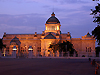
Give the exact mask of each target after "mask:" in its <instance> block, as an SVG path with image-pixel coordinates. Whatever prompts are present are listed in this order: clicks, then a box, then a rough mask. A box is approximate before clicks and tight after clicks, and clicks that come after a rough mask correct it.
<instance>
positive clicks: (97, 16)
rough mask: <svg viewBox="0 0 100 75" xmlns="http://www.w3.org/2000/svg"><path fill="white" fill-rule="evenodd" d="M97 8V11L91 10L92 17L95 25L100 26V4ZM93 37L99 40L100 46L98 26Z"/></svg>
mask: <svg viewBox="0 0 100 75" xmlns="http://www.w3.org/2000/svg"><path fill="white" fill-rule="evenodd" d="M93 1H96V0H93ZM97 4H98V5H97V6H95V10H93V9H91V11H92V13H91V14H90V15H93V18H94V21H93V22H94V23H97V24H100V4H99V3H97ZM92 35H94V37H95V38H96V39H97V42H98V45H100V26H99V25H98V26H97V27H95V29H94V30H93V31H92Z"/></svg>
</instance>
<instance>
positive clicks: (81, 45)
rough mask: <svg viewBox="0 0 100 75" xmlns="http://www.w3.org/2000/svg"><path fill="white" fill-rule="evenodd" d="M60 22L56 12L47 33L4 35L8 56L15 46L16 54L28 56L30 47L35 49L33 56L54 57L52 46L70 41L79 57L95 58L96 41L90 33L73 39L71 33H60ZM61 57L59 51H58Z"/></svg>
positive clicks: (46, 28) (46, 30)
mask: <svg viewBox="0 0 100 75" xmlns="http://www.w3.org/2000/svg"><path fill="white" fill-rule="evenodd" d="M60 26H61V25H60V21H59V20H58V19H57V18H56V17H55V14H54V12H53V13H52V14H51V17H50V18H49V19H48V20H47V21H46V23H45V31H43V32H42V34H37V32H35V34H6V33H4V35H3V44H5V45H6V54H7V55H11V54H12V49H13V47H14V46H16V47H17V52H16V54H17V55H18V54H19V56H27V55H28V53H29V52H28V49H29V47H32V49H33V56H34V57H36V56H39V55H41V56H45V57H48V56H54V55H53V50H52V49H50V48H49V47H50V44H57V43H58V42H61V43H62V42H63V41H66V40H67V41H69V42H71V43H72V44H73V46H74V49H75V50H76V51H77V54H78V56H79V57H82V56H83V55H84V56H93V53H94V52H95V39H94V38H93V36H91V35H90V34H89V33H87V34H86V35H85V36H82V38H71V35H70V32H68V33H66V34H63V33H61V31H60ZM56 53H58V54H57V57H59V50H57V52H56Z"/></svg>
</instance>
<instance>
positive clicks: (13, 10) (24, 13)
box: [0, 0, 97, 38]
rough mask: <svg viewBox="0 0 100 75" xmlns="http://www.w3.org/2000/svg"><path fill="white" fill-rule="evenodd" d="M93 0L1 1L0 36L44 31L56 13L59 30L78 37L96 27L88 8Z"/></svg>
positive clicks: (94, 3)
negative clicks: (48, 21) (52, 14)
mask: <svg viewBox="0 0 100 75" xmlns="http://www.w3.org/2000/svg"><path fill="white" fill-rule="evenodd" d="M95 5H97V3H96V2H93V1H92V0H0V38H2V36H3V33H4V32H6V33H8V34H34V33H35V31H37V33H42V31H44V30H45V23H46V21H47V19H48V18H49V17H50V16H51V13H52V12H55V15H56V17H57V18H58V19H59V21H60V23H61V32H62V33H67V32H70V33H71V35H72V38H81V36H84V35H86V34H87V33H88V32H90V34H91V31H92V30H93V29H94V28H95V27H96V24H95V23H93V22H92V21H93V18H92V17H93V16H91V15H90V13H91V10H90V9H91V8H93V9H94V6H95Z"/></svg>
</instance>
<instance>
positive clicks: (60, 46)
mask: <svg viewBox="0 0 100 75" xmlns="http://www.w3.org/2000/svg"><path fill="white" fill-rule="evenodd" d="M49 48H52V49H53V52H55V51H57V50H59V51H60V52H62V51H63V52H64V55H65V54H66V52H67V51H69V52H70V54H73V53H74V51H75V49H74V48H73V44H72V43H71V42H69V41H67V40H66V41H63V43H61V42H58V43H57V44H51V45H50V46H49Z"/></svg>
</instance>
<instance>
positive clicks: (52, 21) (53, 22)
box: [46, 12, 60, 24]
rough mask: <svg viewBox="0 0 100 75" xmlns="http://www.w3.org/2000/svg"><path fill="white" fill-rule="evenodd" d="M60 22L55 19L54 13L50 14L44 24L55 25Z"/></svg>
mask: <svg viewBox="0 0 100 75" xmlns="http://www.w3.org/2000/svg"><path fill="white" fill-rule="evenodd" d="M57 23H60V21H59V20H58V19H57V18H56V17H55V14H54V12H53V13H52V14H51V17H50V18H49V19H48V20H47V21H46V24H57Z"/></svg>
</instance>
